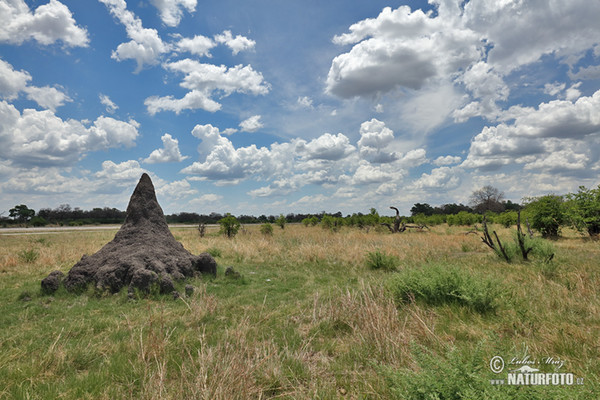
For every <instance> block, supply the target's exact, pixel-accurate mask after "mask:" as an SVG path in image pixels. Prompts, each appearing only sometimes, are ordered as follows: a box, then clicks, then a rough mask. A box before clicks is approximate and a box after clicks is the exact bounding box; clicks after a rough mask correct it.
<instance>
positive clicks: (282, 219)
mask: <svg viewBox="0 0 600 400" xmlns="http://www.w3.org/2000/svg"><path fill="white" fill-rule="evenodd" d="M286 222H287V221H286V220H285V217H284V216H283V214H279V218H277V219H276V220H275V223H276V224H277V226H279V227H280V228H281V229H284V228H285V224H286Z"/></svg>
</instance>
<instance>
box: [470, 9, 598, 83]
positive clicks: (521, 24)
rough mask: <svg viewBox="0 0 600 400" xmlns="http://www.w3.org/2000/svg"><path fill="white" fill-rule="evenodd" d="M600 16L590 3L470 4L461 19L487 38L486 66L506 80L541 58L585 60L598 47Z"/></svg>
mask: <svg viewBox="0 0 600 400" xmlns="http://www.w3.org/2000/svg"><path fill="white" fill-rule="evenodd" d="M599 14H600V4H599V3H596V2H593V3H590V2H588V1H586V0H569V1H555V2H547V1H544V0H531V1H526V2H508V1H495V0H482V1H470V2H468V3H466V4H465V6H464V12H463V15H462V16H461V19H462V22H463V23H464V25H465V26H466V27H467V28H469V29H472V30H474V31H475V32H478V33H479V35H480V36H481V37H483V38H486V39H487V42H488V43H489V45H490V50H489V52H488V59H487V62H488V63H490V64H491V65H493V66H494V68H495V70H496V71H498V72H500V73H501V74H503V75H506V74H508V73H510V72H511V71H514V70H515V69H517V68H519V67H521V66H523V65H527V64H531V63H533V62H535V61H538V60H539V59H540V58H541V57H542V56H543V55H552V54H553V55H556V56H558V57H564V59H565V60H566V59H567V56H569V55H577V57H580V56H582V55H583V52H584V51H585V50H586V49H588V48H591V47H592V46H594V45H595V44H597V37H598V36H599V35H600V26H599V25H598V23H597V22H598V21H597V19H598V18H597V16H598V15H599ZM490 21H494V23H490Z"/></svg>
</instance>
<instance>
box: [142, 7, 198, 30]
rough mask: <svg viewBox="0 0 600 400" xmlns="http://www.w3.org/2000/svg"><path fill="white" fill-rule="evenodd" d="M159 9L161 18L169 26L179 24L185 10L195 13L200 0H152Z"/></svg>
mask: <svg viewBox="0 0 600 400" xmlns="http://www.w3.org/2000/svg"><path fill="white" fill-rule="evenodd" d="M151 2H152V4H153V5H154V7H156V8H157V9H158V12H159V14H160V18H161V19H162V21H163V23H164V24H165V25H167V26H171V27H174V26H177V25H179V22H180V21H181V17H183V10H184V9H185V10H187V11H188V12H190V13H193V12H194V11H195V10H196V5H197V3H198V0H151Z"/></svg>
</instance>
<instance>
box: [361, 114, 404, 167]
mask: <svg viewBox="0 0 600 400" xmlns="http://www.w3.org/2000/svg"><path fill="white" fill-rule="evenodd" d="M393 140H394V132H393V131H392V130H391V129H389V128H388V127H386V126H385V123H384V122H381V121H379V120H378V119H375V118H373V119H371V120H370V121H365V122H363V123H362V124H361V125H360V140H359V141H358V149H359V152H360V155H361V157H362V158H364V159H365V160H368V161H370V162H375V163H387V162H391V161H394V160H397V159H398V154H396V153H395V152H390V151H389V146H390V144H391V143H392V142H393Z"/></svg>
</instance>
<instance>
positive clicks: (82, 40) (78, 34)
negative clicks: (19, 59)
mask: <svg viewBox="0 0 600 400" xmlns="http://www.w3.org/2000/svg"><path fill="white" fill-rule="evenodd" d="M27 40H36V41H37V42H38V43H40V44H43V45H50V44H52V43H55V42H58V41H62V42H63V43H64V45H65V46H68V47H87V46H88V44H89V38H88V35H87V31H86V30H85V29H84V28H81V27H79V26H77V25H76V22H75V20H74V19H73V14H71V11H70V10H69V8H68V7H67V6H65V5H64V4H62V3H61V2H60V1H57V0H50V2H48V3H47V4H44V5H41V6H39V7H37V8H36V9H35V11H34V12H33V13H32V12H31V10H30V9H29V6H28V5H27V4H26V3H25V1H23V0H9V1H8V2H6V1H3V2H2V3H0V42H4V43H10V44H17V45H19V44H21V43H23V42H25V41H27Z"/></svg>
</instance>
